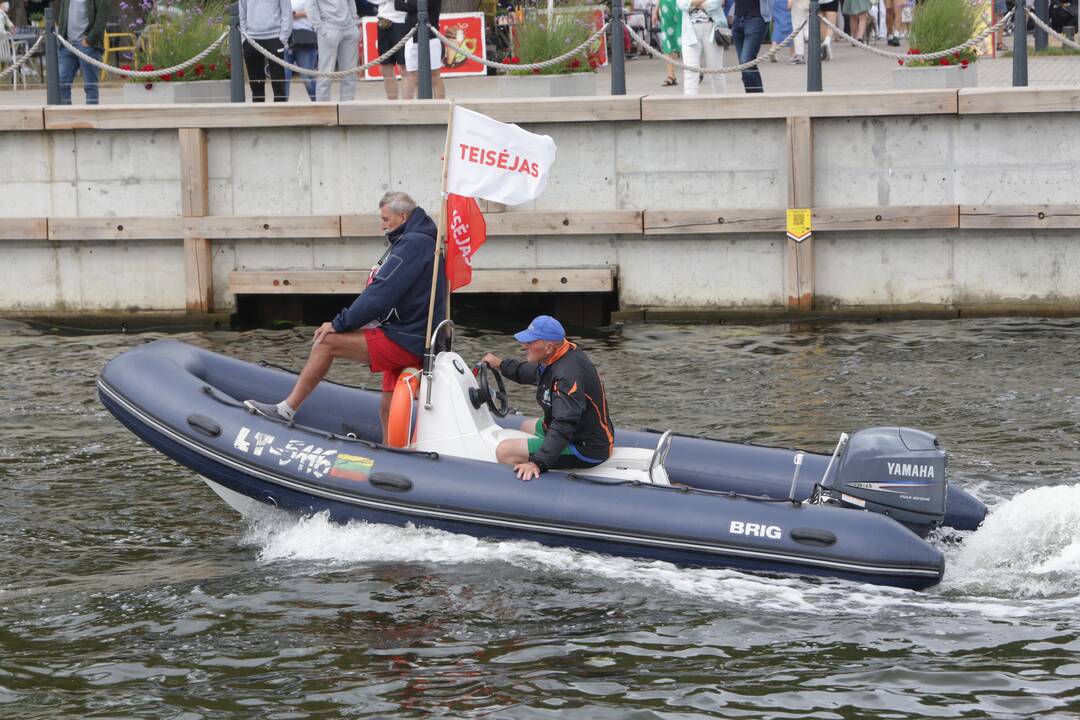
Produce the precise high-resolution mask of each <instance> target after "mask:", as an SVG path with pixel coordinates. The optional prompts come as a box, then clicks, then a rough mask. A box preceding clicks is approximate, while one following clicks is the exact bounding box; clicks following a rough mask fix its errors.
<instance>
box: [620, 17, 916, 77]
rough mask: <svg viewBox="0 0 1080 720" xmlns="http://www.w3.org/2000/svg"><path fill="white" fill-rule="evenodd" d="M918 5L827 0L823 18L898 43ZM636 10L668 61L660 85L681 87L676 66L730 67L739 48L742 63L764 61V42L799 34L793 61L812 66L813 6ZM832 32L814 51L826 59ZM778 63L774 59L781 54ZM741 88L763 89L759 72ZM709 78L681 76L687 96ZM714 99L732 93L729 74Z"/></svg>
mask: <svg viewBox="0 0 1080 720" xmlns="http://www.w3.org/2000/svg"><path fill="white" fill-rule="evenodd" d="M914 2H915V0H823V1H822V2H820V3H819V8H820V12H821V15H822V16H824V18H825V19H827V20H828V21H829V22H831V23H833V24H834V25H836V26H837V27H843V28H845V31H846V32H848V33H849V34H851V35H853V36H854V37H857V38H860V39H862V40H864V41H874V40H884V41H885V42H887V43H888V44H889V45H894V46H898V45H900V40H901V38H902V37H903V36H904V35H905V31H906V27H907V25H908V23H910V22H911V12H912V7H913V5H914ZM634 9H635V10H639V11H644V13H645V14H646V15H647V16H648V17H650V18H651V21H652V22H651V27H652V30H653V32H654V33H655V34H656V36H657V42H658V45H659V48H660V51H661V52H662V53H664V55H666V56H667V57H668V59H669V62H668V63H667V67H666V70H667V74H666V76H665V78H664V81H663V82H662V83H661V85H663V86H665V87H671V86H675V85H678V84H679V79H678V77H677V74H676V72H675V70H676V65H675V64H674V62H673V61H678V60H679V59H680V58H681V62H682V64H684V65H687V66H690V67H694V68H705V69H710V70H715V69H720V68H723V67H724V51H725V49H727V48H728V47H733V48H734V50H735V58H734V59H735V61H736V63H737V64H739V65H743V64H746V63H748V62H751V61H752V60H754V59H755V58H757V57H758V53H759V52H760V51H761V46H762V45H763V44H765V43H780V42H783V41H784V40H785V39H787V37H788V36H790V35H791V33H792V32H793V31H794V29H795V28H799V27H802V30H801V31H800V32H799V33H798V34H797V35H796V36H795V39H794V43H793V47H792V51H791V56H790V58H789V59H788V63H790V64H792V65H799V64H803V63H805V62H806V53H807V48H806V45H807V42H808V38H809V30H808V27H807V25H806V21H807V18H808V17H809V16H810V0H634ZM833 42H834V39H833V32H832V30H831V29H830V28H829V26H828V25H826V24H825V23H824V22H822V23H821V47H820V48H817V49H816V50H815V52H819V53H820V54H821V59H822V60H831V59H832V57H833ZM773 61H774V62H775V61H776V58H775V56H774V57H773ZM741 75H742V85H743V90H744V91H745V92H748V93H760V92H764V91H765V85H764V82H763V80H762V76H761V71H760V70H759V69H758V68H757V67H756V66H755V67H750V68H747V69H745V70H742V71H741ZM702 77H703V74H702V73H701V72H699V71H698V70H690V69H684V70H683V93H684V94H686V95H697V94H698V92H699V91H700V87H701V80H702ZM709 78H710V80H711V87H712V91H713V92H714V93H723V92H726V89H727V85H726V80H725V79H724V78H725V76H724V75H723V74H720V73H710V74H709Z"/></svg>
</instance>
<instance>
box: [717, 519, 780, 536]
mask: <svg viewBox="0 0 1080 720" xmlns="http://www.w3.org/2000/svg"><path fill="white" fill-rule="evenodd" d="M728 532H729V533H731V534H732V535H748V536H750V537H765V538H769V539H770V540H779V539H780V538H781V537H783V535H784V531H783V530H781V529H780V528H779V527H777V526H776V525H759V524H758V523H748V522H743V521H742V520H732V521H731V525H729V526H728Z"/></svg>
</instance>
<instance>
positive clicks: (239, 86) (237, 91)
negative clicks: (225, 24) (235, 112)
mask: <svg viewBox="0 0 1080 720" xmlns="http://www.w3.org/2000/svg"><path fill="white" fill-rule="evenodd" d="M243 42H244V41H243V39H241V37H240V4H239V3H233V4H232V5H230V6H229V64H230V65H231V67H230V68H229V102H234V103H242V102H245V101H246V100H247V94H246V93H245V92H244V46H243Z"/></svg>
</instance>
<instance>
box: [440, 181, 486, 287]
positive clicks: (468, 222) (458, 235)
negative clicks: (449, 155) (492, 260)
mask: <svg viewBox="0 0 1080 720" xmlns="http://www.w3.org/2000/svg"><path fill="white" fill-rule="evenodd" d="M486 239H487V224H486V223H485V222H484V216H483V214H482V213H481V212H480V208H479V207H477V205H476V200H474V199H473V198H471V197H462V196H461V195H454V194H453V193H450V194H449V195H447V196H446V248H447V251H446V252H447V255H446V280H447V282H449V283H450V292H453V291H454V290H457V289H458V288H459V287H462V286H465V285H468V284H469V283H470V282H472V259H473V255H475V254H476V251H477V250H479V249H480V246H481V245H483V244H484V240H486Z"/></svg>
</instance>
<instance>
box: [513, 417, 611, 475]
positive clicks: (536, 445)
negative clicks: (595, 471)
mask: <svg viewBox="0 0 1080 720" xmlns="http://www.w3.org/2000/svg"><path fill="white" fill-rule="evenodd" d="M533 432H534V433H536V435H535V437H531V438H529V439H528V440H526V443H527V444H528V446H529V454H530V455H533V454H534V453H536V452H537V451H539V450H540V447H541V446H542V445H543V444H544V437H545V435H546V433H545V432H544V419H543V418H539V419H537V421H536V428H535V429H534V430H533ZM559 455H560V463H559V464H560V465H561V464H562V462H561V458H562V457H569V458H572V461H573V462H574V463H575V466H576V465H580V464H584V465H587V466H593V465H599V464H600V463H602V462H604V461H603V460H596V459H594V458H591V457H587V456H585V455H582V453H581V451H580V450H578V449H577V448H576V447H575V446H574V443H567V444H566V447H564V448H563V449H562V452H561V453H559ZM579 461H580V462H579Z"/></svg>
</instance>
